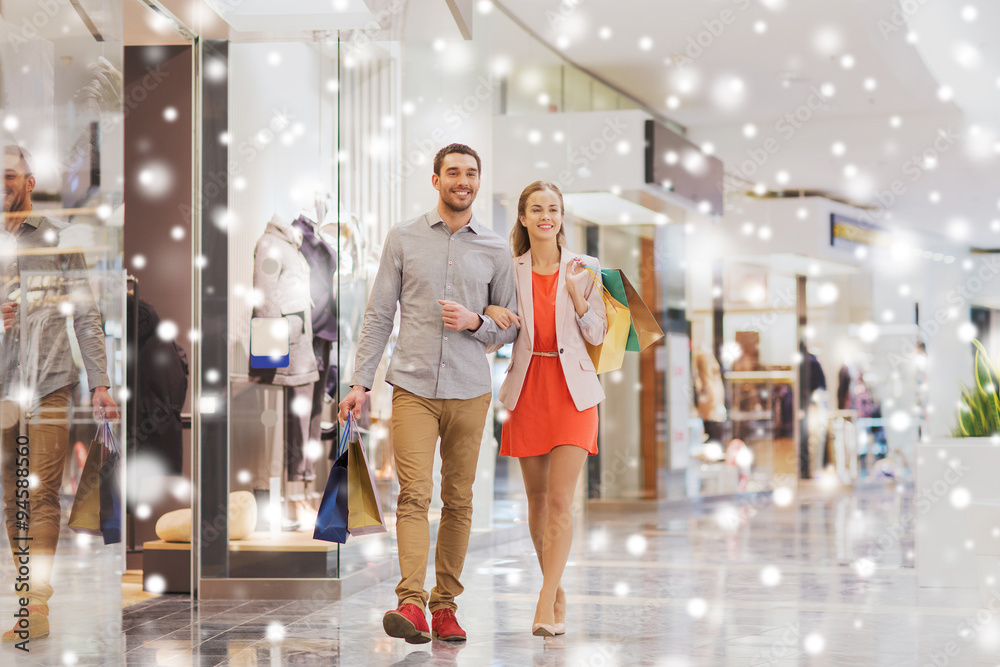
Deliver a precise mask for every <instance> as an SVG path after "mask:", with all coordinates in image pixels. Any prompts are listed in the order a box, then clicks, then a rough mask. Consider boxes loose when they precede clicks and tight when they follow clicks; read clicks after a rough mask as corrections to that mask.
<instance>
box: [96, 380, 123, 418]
mask: <svg viewBox="0 0 1000 667" xmlns="http://www.w3.org/2000/svg"><path fill="white" fill-rule="evenodd" d="M90 403H91V405H93V407H94V419H95V420H96V421H102V420H103V419H104V418H105V417H107V418H108V420H109V421H116V420H117V419H118V418H119V417H120V416H121V415H119V414H118V404H117V403H115V399H113V398H111V394H109V393H108V388H107V387H97V388H96V389H94V394H93V396H92V397H91V399H90Z"/></svg>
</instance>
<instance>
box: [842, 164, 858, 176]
mask: <svg viewBox="0 0 1000 667" xmlns="http://www.w3.org/2000/svg"><path fill="white" fill-rule="evenodd" d="M857 175H858V168H857V167H855V166H854V165H853V164H849V165H846V166H845V167H844V176H847V177H848V178H854V177H855V176H857Z"/></svg>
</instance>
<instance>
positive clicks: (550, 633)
mask: <svg viewBox="0 0 1000 667" xmlns="http://www.w3.org/2000/svg"><path fill="white" fill-rule="evenodd" d="M531 634H533V635H535V636H536V637H555V636H556V626H554V625H549V624H548V623H532V624H531Z"/></svg>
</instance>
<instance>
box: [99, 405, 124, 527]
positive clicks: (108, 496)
mask: <svg viewBox="0 0 1000 667" xmlns="http://www.w3.org/2000/svg"><path fill="white" fill-rule="evenodd" d="M98 434H99V435H100V436H101V444H102V447H101V475H100V477H101V484H100V518H101V535H102V536H103V537H104V543H105V544H118V543H119V542H121V541H122V486H121V477H120V475H121V466H120V463H121V457H122V452H121V447H119V445H118V438H116V437H115V432H114V429H113V428H111V424H109V423H108V420H107V418H105V419H104V423H103V424H102V425H101V428H100V430H99V431H98Z"/></svg>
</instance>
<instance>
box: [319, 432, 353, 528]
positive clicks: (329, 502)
mask: <svg viewBox="0 0 1000 667" xmlns="http://www.w3.org/2000/svg"><path fill="white" fill-rule="evenodd" d="M355 428H356V427H355V425H354V416H353V415H350V414H349V415H348V417H347V425H346V426H345V427H344V428H342V429H340V444H339V445H338V447H337V459H336V461H334V463H333V466H331V468H330V476H329V477H327V479H326V490H325V491H324V492H323V500H321V501H320V503H319V512H318V513H317V516H316V528H314V529H313V539H314V540H323V541H325V542H339V543H340V544H343V543H345V542H346V541H347V518H348V496H347V449H348V448H347V443H349V442H350V441H351V437H352V436H353V433H354V430H355Z"/></svg>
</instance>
